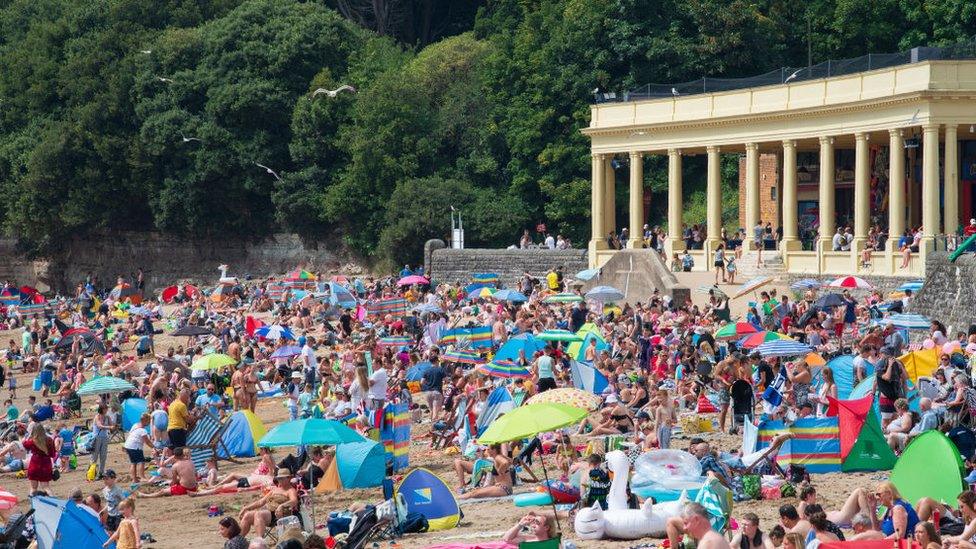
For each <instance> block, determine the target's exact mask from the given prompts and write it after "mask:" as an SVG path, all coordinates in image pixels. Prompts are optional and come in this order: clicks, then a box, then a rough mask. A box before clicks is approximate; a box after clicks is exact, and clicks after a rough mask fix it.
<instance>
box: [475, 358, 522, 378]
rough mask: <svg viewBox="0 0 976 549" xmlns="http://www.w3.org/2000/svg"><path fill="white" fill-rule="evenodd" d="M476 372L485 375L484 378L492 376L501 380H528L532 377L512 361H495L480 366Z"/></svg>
mask: <svg viewBox="0 0 976 549" xmlns="http://www.w3.org/2000/svg"><path fill="white" fill-rule="evenodd" d="M478 372H480V373H482V374H485V375H486V376H494V377H501V378H506V379H510V378H522V379H526V378H530V377H532V372H530V371H529V369H528V368H524V367H522V366H519V365H518V364H516V363H515V361H513V360H505V359H503V360H495V361H492V362H489V363H487V364H482V365H481V366H479V367H478Z"/></svg>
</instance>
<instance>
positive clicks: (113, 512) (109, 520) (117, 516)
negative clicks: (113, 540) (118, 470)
mask: <svg viewBox="0 0 976 549" xmlns="http://www.w3.org/2000/svg"><path fill="white" fill-rule="evenodd" d="M116 479H117V476H116V474H115V471H114V470H112V469H106V470H105V476H103V477H102V482H103V483H104V484H105V486H103V487H102V501H104V502H105V509H104V517H103V519H104V523H105V528H106V529H107V530H108V531H109V532H114V531H115V530H116V529H117V528H118V527H119V523H120V522H121V521H122V510H121V509H119V505H120V504H121V503H122V501H123V500H124V499H125V498H126V495H125V492H123V491H122V488H120V487H119V485H118V482H117V480H116Z"/></svg>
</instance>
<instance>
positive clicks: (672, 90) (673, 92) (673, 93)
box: [671, 88, 681, 97]
mask: <svg viewBox="0 0 976 549" xmlns="http://www.w3.org/2000/svg"><path fill="white" fill-rule="evenodd" d="M671 95H673V96H675V97H678V96H679V95H681V94H680V93H678V88H671Z"/></svg>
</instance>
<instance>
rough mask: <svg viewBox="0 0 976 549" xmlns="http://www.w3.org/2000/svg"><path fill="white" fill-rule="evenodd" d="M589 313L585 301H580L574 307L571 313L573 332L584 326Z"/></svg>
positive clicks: (571, 329) (570, 325)
mask: <svg viewBox="0 0 976 549" xmlns="http://www.w3.org/2000/svg"><path fill="white" fill-rule="evenodd" d="M587 313H588V311H587V308H586V302H585V301H580V302H579V303H577V304H576V306H574V307H573V310H572V311H571V312H570V313H569V318H570V320H569V330H570V331H571V332H573V333H576V332H578V331H579V329H580V328H582V327H583V324H586V315H587Z"/></svg>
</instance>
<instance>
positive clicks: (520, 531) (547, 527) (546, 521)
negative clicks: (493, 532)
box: [502, 511, 556, 545]
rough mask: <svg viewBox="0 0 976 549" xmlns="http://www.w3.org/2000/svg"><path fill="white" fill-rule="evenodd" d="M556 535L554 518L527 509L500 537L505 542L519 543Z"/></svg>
mask: <svg viewBox="0 0 976 549" xmlns="http://www.w3.org/2000/svg"><path fill="white" fill-rule="evenodd" d="M555 535H556V518H555V517H554V516H551V515H550V516H544V515H539V514H536V513H535V512H534V511H529V514H527V515H525V516H524V517H522V518H521V519H519V521H518V523H516V524H515V526H512V527H511V528H510V529H509V530H508V532H505V535H504V536H503V537H502V540H503V541H504V542H505V543H510V544H512V545H519V544H520V543H522V542H533V541H546V540H548V539H552V538H553V537H554V536H555Z"/></svg>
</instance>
